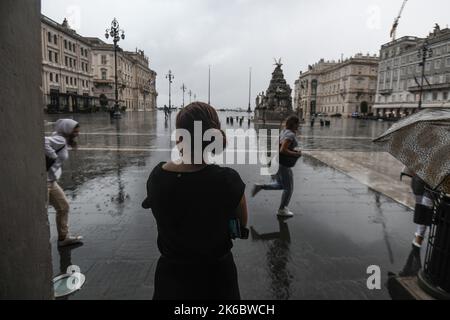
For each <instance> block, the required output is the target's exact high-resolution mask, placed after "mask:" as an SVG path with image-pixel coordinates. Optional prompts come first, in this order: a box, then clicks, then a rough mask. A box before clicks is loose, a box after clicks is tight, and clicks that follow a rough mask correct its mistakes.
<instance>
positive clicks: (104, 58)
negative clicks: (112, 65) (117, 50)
mask: <svg viewBox="0 0 450 320" xmlns="http://www.w3.org/2000/svg"><path fill="white" fill-rule="evenodd" d="M102 64H106V56H105V55H102Z"/></svg>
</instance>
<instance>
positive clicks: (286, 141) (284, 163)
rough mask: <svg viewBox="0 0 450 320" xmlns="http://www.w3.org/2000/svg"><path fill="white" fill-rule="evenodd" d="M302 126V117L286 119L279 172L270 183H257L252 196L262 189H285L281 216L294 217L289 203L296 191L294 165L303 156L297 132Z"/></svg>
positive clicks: (280, 208) (279, 211) (281, 139)
mask: <svg viewBox="0 0 450 320" xmlns="http://www.w3.org/2000/svg"><path fill="white" fill-rule="evenodd" d="M299 126H300V119H299V118H298V117H297V116H291V117H289V118H288V119H287V121H286V129H285V130H283V131H282V132H281V134H280V157H279V158H280V161H279V162H280V166H279V170H278V173H277V174H276V175H275V176H274V177H273V180H274V181H273V182H272V183H270V184H255V186H254V187H253V190H252V196H253V197H255V196H256V195H257V194H258V193H259V192H260V191H261V190H283V195H282V197H281V203H280V207H279V210H278V216H280V217H292V216H294V214H293V213H292V212H291V211H290V210H289V208H288V205H289V203H290V201H291V197H292V194H293V192H294V176H293V173H292V169H291V168H292V167H293V166H295V163H296V161H297V160H298V159H299V158H300V157H301V155H302V153H301V151H300V150H299V149H298V147H299V141H298V140H297V132H298V129H299Z"/></svg>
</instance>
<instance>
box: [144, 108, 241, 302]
mask: <svg viewBox="0 0 450 320" xmlns="http://www.w3.org/2000/svg"><path fill="white" fill-rule="evenodd" d="M194 122H201V124H202V132H201V133H202V137H203V134H204V133H205V132H206V131H207V130H218V131H220V132H221V136H222V137H223V142H224V144H225V143H226V139H225V135H224V133H223V131H221V129H220V122H219V119H218V116H217V113H216V111H215V110H214V108H213V107H211V106H209V105H208V104H205V103H200V102H196V103H193V104H191V105H189V106H187V107H186V108H184V109H183V110H182V111H180V113H179V114H178V116H177V129H184V130H187V132H189V133H190V135H191V137H192V139H191V141H192V142H193V141H194V140H195V137H194V131H195V130H194ZM178 142H179V143H181V141H178ZM206 146H207V145H206V144H205V143H204V144H203V148H201V152H202V155H203V150H204V149H205V148H206ZM191 150H192V151H193V150H194V148H192V149H191ZM183 152H184V150H183ZM191 154H192V157H190V158H191V160H193V159H194V152H192V153H191ZM184 155H186V154H184ZM202 158H203V157H202ZM183 159H184V160H183V161H182V162H181V163H175V162H168V163H160V164H159V165H158V166H157V167H156V168H155V169H154V170H153V172H152V173H151V174H150V178H149V180H148V182H147V199H146V200H145V201H144V203H143V207H144V208H147V209H149V208H151V209H152V212H153V215H154V216H155V219H156V222H157V225H158V248H159V250H160V252H161V258H160V259H159V261H158V265H157V268H156V274H155V292H154V297H153V299H155V300H215V299H220V300H238V299H240V294H239V287H238V281H237V271H236V266H235V263H234V260H233V256H232V254H231V248H232V247H233V244H232V241H231V237H230V231H229V223H230V220H232V219H233V218H237V219H239V220H240V223H241V225H242V226H244V227H245V226H246V224H247V205H246V200H245V195H244V191H245V184H244V183H243V182H242V180H241V178H240V176H239V174H238V173H237V172H236V171H234V170H232V169H230V168H222V167H219V166H216V165H209V164H207V162H206V161H201V163H198V164H190V163H192V162H194V161H189V159H187V160H188V161H186V158H185V157H183Z"/></svg>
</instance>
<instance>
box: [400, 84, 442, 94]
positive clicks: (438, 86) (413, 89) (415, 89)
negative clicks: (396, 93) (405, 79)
mask: <svg viewBox="0 0 450 320" xmlns="http://www.w3.org/2000/svg"><path fill="white" fill-rule="evenodd" d="M447 89H450V83H449V82H447V83H436V84H432V85H427V84H424V86H423V90H424V91H430V90H447ZM408 91H409V92H411V93H417V92H420V87H419V86H411V87H408Z"/></svg>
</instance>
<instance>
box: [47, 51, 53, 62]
mask: <svg viewBox="0 0 450 320" xmlns="http://www.w3.org/2000/svg"><path fill="white" fill-rule="evenodd" d="M48 61H50V62H53V58H52V52H51V51H50V50H48Z"/></svg>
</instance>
